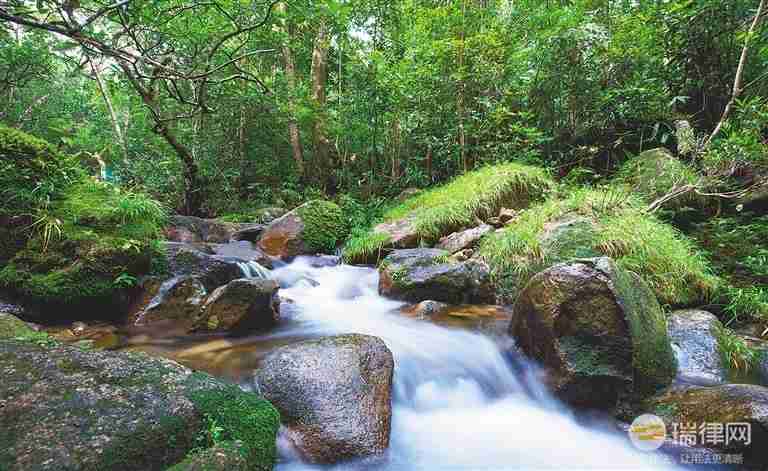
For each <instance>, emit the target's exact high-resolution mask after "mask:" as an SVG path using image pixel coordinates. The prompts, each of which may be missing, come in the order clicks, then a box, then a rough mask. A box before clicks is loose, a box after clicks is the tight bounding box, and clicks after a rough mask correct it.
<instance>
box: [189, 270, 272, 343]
mask: <svg viewBox="0 0 768 471" xmlns="http://www.w3.org/2000/svg"><path fill="white" fill-rule="evenodd" d="M279 288H280V286H279V285H278V284H277V282H276V281H274V280H263V279H252V278H250V279H246V278H242V279H239V280H234V281H231V282H229V283H227V284H226V285H224V286H221V287H219V288H217V289H216V290H215V291H214V292H213V293H211V295H210V296H209V297H208V299H207V300H206V301H205V304H204V305H203V307H202V310H201V313H200V317H199V318H198V319H197V321H196V322H195V330H197V331H204V332H229V333H234V334H243V333H249V332H252V331H254V330H265V329H269V328H270V327H273V326H274V325H275V324H277V321H278V319H279V318H280V298H278V296H277V291H278V289H279Z"/></svg>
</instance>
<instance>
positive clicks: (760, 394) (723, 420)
mask: <svg viewBox="0 0 768 471" xmlns="http://www.w3.org/2000/svg"><path fill="white" fill-rule="evenodd" d="M647 406H648V407H649V409H650V411H651V412H653V413H654V414H656V415H658V416H660V417H661V418H662V419H663V420H664V422H665V423H666V424H667V430H668V431H669V432H670V433H671V432H672V431H673V430H674V427H675V424H676V426H677V427H688V429H690V427H697V430H698V427H699V426H705V427H706V425H707V424H715V425H716V424H722V425H723V426H724V427H726V426H727V425H728V424H737V423H747V424H750V428H751V443H749V444H747V443H745V442H743V441H733V442H731V443H728V444H726V443H724V442H714V441H711V440H709V441H708V440H705V441H704V443H702V441H701V437H700V436H697V442H696V445H702V446H709V447H712V448H715V449H717V450H720V451H722V452H726V453H734V454H742V455H743V458H744V462H745V464H747V465H758V466H759V467H758V469H764V468H763V467H764V465H765V463H768V388H765V387H763V386H755V385H747V384H725V385H719V386H712V387H697V386H683V387H676V388H671V389H669V390H667V391H664V392H663V393H661V394H660V395H658V396H656V397H654V398H652V399H650V400H649V401H648V402H647ZM678 430H680V429H679V428H678ZM723 433H725V432H723Z"/></svg>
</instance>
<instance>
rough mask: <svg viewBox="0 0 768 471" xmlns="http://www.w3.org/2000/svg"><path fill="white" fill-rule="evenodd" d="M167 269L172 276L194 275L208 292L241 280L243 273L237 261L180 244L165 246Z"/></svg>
mask: <svg viewBox="0 0 768 471" xmlns="http://www.w3.org/2000/svg"><path fill="white" fill-rule="evenodd" d="M165 247H166V257H167V259H168V268H169V271H170V272H171V274H172V275H173V276H182V275H195V276H197V277H199V278H200V279H201V280H202V282H203V284H204V285H205V287H206V288H207V289H208V290H213V289H215V288H217V287H219V286H222V285H225V284H227V283H229V282H230V281H232V280H236V279H238V278H241V277H242V276H243V275H244V273H243V270H242V268H241V267H240V266H239V265H238V261H237V260H235V259H232V258H228V257H223V256H220V255H211V254H208V253H205V252H202V251H201V250H198V248H196V247H194V246H192V245H189V244H182V243H174V242H168V243H166V244H165Z"/></svg>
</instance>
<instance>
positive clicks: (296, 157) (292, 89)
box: [276, 2, 304, 178]
mask: <svg viewBox="0 0 768 471" xmlns="http://www.w3.org/2000/svg"><path fill="white" fill-rule="evenodd" d="M276 9H277V11H278V12H280V13H285V3H282V2H281V3H279V4H278V5H277V8H276ZM280 29H281V30H282V32H283V34H285V35H286V37H287V38H288V39H287V40H286V41H285V42H284V43H283V45H282V46H281V48H280V50H281V53H282V56H283V64H284V67H285V78H286V82H287V84H288V95H289V96H288V113H289V114H290V116H289V118H288V136H289V139H290V142H291V150H292V152H293V161H294V162H295V164H296V172H297V173H298V174H299V177H301V178H303V177H304V152H303V151H302V147H301V134H300V133H299V123H298V122H296V61H295V60H294V57H293V51H292V50H291V47H290V43H291V38H292V37H293V35H292V32H291V28H290V27H289V26H288V24H287V21H286V20H285V19H283V20H281V21H280Z"/></svg>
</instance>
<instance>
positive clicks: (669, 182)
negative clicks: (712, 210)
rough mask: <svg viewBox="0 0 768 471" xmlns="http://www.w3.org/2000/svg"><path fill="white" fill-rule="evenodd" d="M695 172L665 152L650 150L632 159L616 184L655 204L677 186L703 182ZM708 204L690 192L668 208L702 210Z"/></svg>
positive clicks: (674, 201) (621, 172)
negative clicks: (692, 207)
mask: <svg viewBox="0 0 768 471" xmlns="http://www.w3.org/2000/svg"><path fill="white" fill-rule="evenodd" d="M700 178H701V177H700V176H699V175H698V174H697V173H696V171H695V170H694V169H692V168H691V167H689V166H688V165H686V164H685V163H683V162H682V161H680V160H679V159H677V158H675V157H674V156H673V155H672V154H670V153H669V151H667V150H666V149H651V150H648V151H645V152H643V153H641V154H639V155H637V156H636V157H633V158H631V159H629V160H628V161H627V162H626V163H625V164H624V165H623V166H622V167H621V169H620V170H619V173H618V176H617V182H622V183H624V184H626V185H628V186H629V187H630V188H631V189H632V191H634V192H635V193H638V194H640V195H642V197H643V198H644V199H645V200H646V201H648V202H652V201H655V200H656V199H657V198H660V197H662V196H664V195H666V194H667V193H669V191H670V190H671V189H672V188H674V187H675V186H683V185H693V184H696V183H697V182H698V181H699V180H700ZM704 203H705V200H704V199H703V198H702V197H700V196H698V195H696V194H695V193H693V192H691V193H688V194H686V195H683V196H682V197H680V198H676V199H674V200H672V201H670V203H668V204H667V207H669V206H672V207H678V208H679V207H682V206H685V205H691V206H693V205H696V206H701V205H703V204H704Z"/></svg>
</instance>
